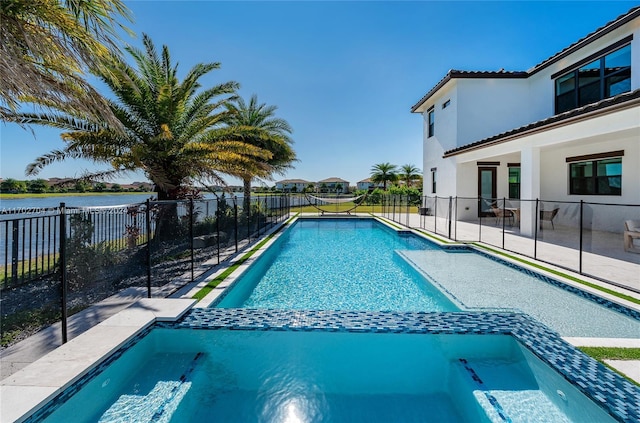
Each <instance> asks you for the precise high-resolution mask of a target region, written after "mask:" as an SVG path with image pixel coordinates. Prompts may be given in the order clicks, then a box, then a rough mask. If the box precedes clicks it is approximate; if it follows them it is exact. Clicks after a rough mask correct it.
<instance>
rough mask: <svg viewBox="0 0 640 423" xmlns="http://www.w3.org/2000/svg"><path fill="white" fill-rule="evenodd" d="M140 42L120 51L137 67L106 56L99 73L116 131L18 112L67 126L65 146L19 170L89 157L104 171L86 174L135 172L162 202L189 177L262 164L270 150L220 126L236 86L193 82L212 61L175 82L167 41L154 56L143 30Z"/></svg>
mask: <svg viewBox="0 0 640 423" xmlns="http://www.w3.org/2000/svg"><path fill="white" fill-rule="evenodd" d="M143 45H144V50H139V49H135V48H133V47H128V48H127V49H126V50H127V51H128V52H129V53H130V55H131V56H132V57H133V59H134V61H135V63H136V65H137V68H133V67H131V66H129V65H128V64H127V63H126V62H124V61H123V60H122V59H120V58H118V57H113V58H112V61H111V63H110V64H109V69H108V72H106V73H104V74H101V75H100V77H101V79H102V81H104V83H105V84H106V85H107V86H108V87H109V88H110V90H111V91H112V93H113V95H114V97H115V100H110V101H109V106H110V109H111V110H112V112H113V114H114V115H115V116H116V117H117V118H118V120H119V122H120V124H121V126H122V127H123V128H124V133H122V132H119V131H118V130H116V129H114V128H113V126H112V125H110V124H109V123H108V122H104V121H99V120H96V119H94V118H93V117H91V116H87V115H78V114H69V113H65V112H66V110H64V109H62V110H59V111H58V113H49V114H20V115H18V118H19V123H26V124H43V125H49V126H53V127H57V128H59V129H63V130H68V131H69V132H65V133H63V134H62V135H61V137H62V139H63V140H64V141H65V142H66V144H67V145H66V147H65V148H64V149H63V150H54V151H52V152H50V153H48V154H45V155H43V156H41V157H39V158H37V159H36V160H35V162H34V163H31V164H30V165H29V166H28V167H27V174H29V175H35V174H37V173H38V172H39V171H40V170H41V169H42V168H43V167H45V166H47V165H48V164H50V163H53V162H57V161H63V160H66V159H68V158H85V159H91V160H93V161H94V162H97V163H105V164H108V165H109V166H110V168H109V169H108V170H105V171H102V172H97V173H94V174H91V175H85V178H86V179H89V178H90V179H107V178H109V177H115V176H117V175H121V174H123V173H127V172H130V171H134V170H142V171H144V173H145V174H146V176H147V177H148V178H149V179H150V180H151V181H152V182H153V183H154V184H155V189H156V192H157V193H158V199H159V200H167V199H176V198H179V197H180V195H181V193H182V192H184V188H185V187H188V186H189V185H190V184H191V183H192V182H193V180H196V179H206V180H209V181H213V182H216V183H219V184H224V180H223V179H222V176H221V174H229V175H230V174H236V173H237V172H239V170H240V169H250V170H252V171H255V172H259V171H261V170H263V169H265V165H264V164H263V163H262V162H263V161H264V160H266V159H268V158H270V157H271V154H270V153H268V152H266V151H264V150H262V149H260V148H257V147H255V146H252V145H249V144H247V143H244V142H242V141H241V139H240V137H241V135H242V134H239V133H238V131H237V130H234V131H230V130H229V128H227V127H225V125H223V121H224V119H225V118H226V117H227V111H226V110H225V108H224V104H225V103H226V102H227V101H229V100H230V99H232V98H233V96H234V94H235V90H236V89H237V87H238V84H237V83H236V82H226V83H222V84H219V85H216V86H214V87H212V88H209V89H206V90H203V91H200V92H198V90H199V89H200V88H201V86H200V83H199V82H198V81H199V79H200V78H201V77H202V76H204V75H206V74H208V73H209V72H211V71H212V70H214V69H218V68H219V67H220V64H219V63H207V64H197V65H195V66H194V67H193V68H192V69H191V70H190V71H189V72H188V73H187V75H186V76H185V78H184V80H183V81H181V82H180V81H179V80H178V78H177V76H176V75H177V65H176V66H173V65H172V64H171V57H170V55H169V49H168V48H167V46H163V49H162V53H161V54H158V52H157V51H156V49H155V47H154V45H153V42H152V41H151V39H150V38H149V37H147V36H146V35H144V36H143ZM254 132H256V131H254ZM247 133H249V135H252V136H255V135H256V134H255V133H250V131H247Z"/></svg>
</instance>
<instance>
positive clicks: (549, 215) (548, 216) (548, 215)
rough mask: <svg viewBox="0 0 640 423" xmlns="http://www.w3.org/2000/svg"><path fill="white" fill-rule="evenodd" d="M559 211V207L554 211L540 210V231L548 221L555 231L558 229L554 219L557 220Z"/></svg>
mask: <svg viewBox="0 0 640 423" xmlns="http://www.w3.org/2000/svg"><path fill="white" fill-rule="evenodd" d="M559 210H560V208H559V207H556V208H555V209H553V210H540V229H542V222H544V221H545V220H546V221H547V222H550V223H551V228H553V230H555V229H556V227H555V226H554V225H553V219H555V218H556V215H557V214H558V211H559Z"/></svg>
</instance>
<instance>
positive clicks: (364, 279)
mask: <svg viewBox="0 0 640 423" xmlns="http://www.w3.org/2000/svg"><path fill="white" fill-rule="evenodd" d="M433 249H437V247H436V246H435V245H434V244H432V243H431V242H429V241H427V240H425V239H423V238H420V237H417V236H414V235H412V234H406V235H405V236H401V235H398V234H397V232H396V231H394V230H392V229H390V228H389V227H387V226H385V225H383V224H381V223H380V222H378V221H376V220H374V219H299V220H297V221H296V222H295V223H294V224H293V225H292V227H291V228H289V229H287V230H286V232H285V233H283V234H282V235H281V236H280V237H279V238H278V240H277V241H276V242H275V243H274V244H273V245H272V246H271V247H270V248H269V249H268V250H267V251H266V252H265V253H264V254H263V255H262V256H261V257H260V258H259V259H258V260H257V261H256V263H254V264H253V265H252V266H251V268H250V269H249V270H248V271H247V272H245V273H244V274H243V275H242V276H241V277H240V280H238V281H237V282H236V284H235V286H234V288H233V289H231V290H229V291H228V293H226V295H225V296H224V298H222V299H221V301H219V302H217V303H216V306H217V307H222V308H234V307H249V308H276V309H289V310H290V309H307V310H398V311H459V310H460V309H459V308H458V307H457V306H455V305H454V304H453V302H452V301H451V300H449V298H448V297H447V296H446V295H444V294H443V293H442V292H441V291H440V290H438V289H437V288H435V287H434V286H433V285H432V284H430V283H428V282H427V281H426V280H425V278H424V276H423V275H421V274H420V273H419V272H418V271H416V270H415V269H414V268H413V267H412V266H410V265H409V264H408V263H407V262H406V261H405V260H403V259H402V258H401V257H400V256H399V255H398V253H397V251H398V250H402V251H424V250H433Z"/></svg>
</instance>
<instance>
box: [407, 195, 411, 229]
mask: <svg viewBox="0 0 640 423" xmlns="http://www.w3.org/2000/svg"><path fill="white" fill-rule="evenodd" d="M409 207H410V206H409V194H407V226H408V227H411V225H409V211H410V210H409Z"/></svg>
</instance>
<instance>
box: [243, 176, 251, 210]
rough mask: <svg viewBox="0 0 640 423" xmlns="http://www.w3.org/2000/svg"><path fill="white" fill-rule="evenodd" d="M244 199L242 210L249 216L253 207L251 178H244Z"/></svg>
mask: <svg viewBox="0 0 640 423" xmlns="http://www.w3.org/2000/svg"><path fill="white" fill-rule="evenodd" d="M242 186H243V193H244V198H243V199H242V208H243V209H244V212H245V213H246V214H247V215H249V212H250V210H249V208H250V207H251V178H249V179H247V178H244V179H243V180H242Z"/></svg>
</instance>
